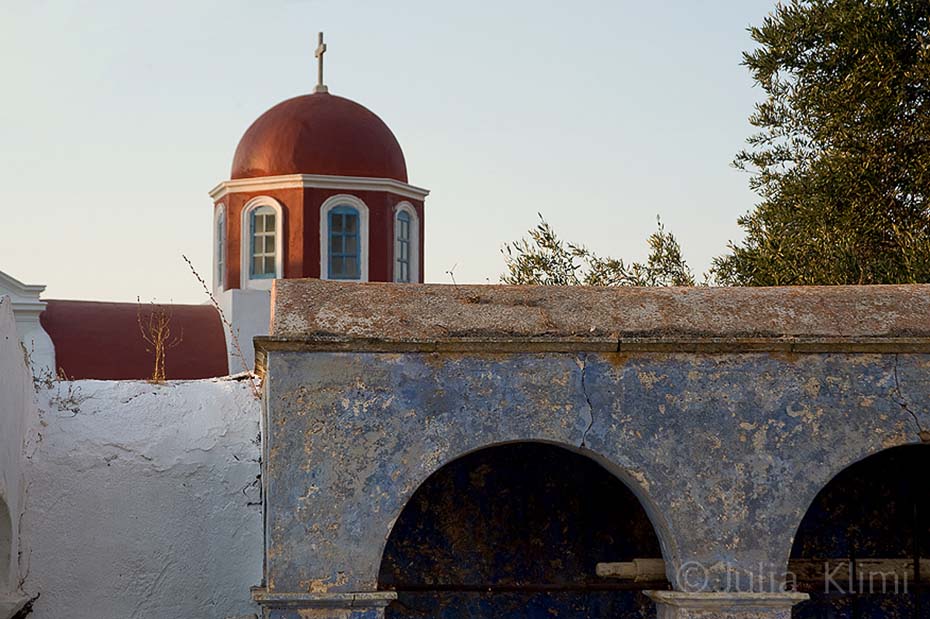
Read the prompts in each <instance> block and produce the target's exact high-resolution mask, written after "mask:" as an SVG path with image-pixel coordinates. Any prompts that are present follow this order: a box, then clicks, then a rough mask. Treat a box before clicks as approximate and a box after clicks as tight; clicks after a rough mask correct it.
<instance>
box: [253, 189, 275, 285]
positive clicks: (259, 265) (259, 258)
mask: <svg viewBox="0 0 930 619" xmlns="http://www.w3.org/2000/svg"><path fill="white" fill-rule="evenodd" d="M276 219H277V213H275V210H274V209H273V208H271V207H270V206H260V207H258V208H256V209H253V210H252V211H251V213H250V214H249V238H250V241H249V257H250V260H249V278H250V279H267V278H273V277H275V276H276V275H277V257H278V239H277V236H278V234H277V222H276Z"/></svg>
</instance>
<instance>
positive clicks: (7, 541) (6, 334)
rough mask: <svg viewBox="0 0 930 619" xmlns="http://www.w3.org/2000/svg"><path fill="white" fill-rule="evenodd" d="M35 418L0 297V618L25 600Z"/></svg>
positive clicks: (11, 321) (7, 303) (9, 314)
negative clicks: (29, 459)
mask: <svg viewBox="0 0 930 619" xmlns="http://www.w3.org/2000/svg"><path fill="white" fill-rule="evenodd" d="M35 418H36V403H35V391H34V389H33V386H32V374H31V373H30V372H29V370H28V369H27V367H26V358H25V354H24V351H23V347H22V345H21V344H20V339H19V334H18V333H17V331H16V321H15V318H14V317H13V307H12V302H11V300H10V298H9V297H7V296H3V297H0V619H6V618H7V617H9V616H10V615H12V614H13V613H14V612H16V610H17V609H18V608H19V607H20V606H21V605H22V603H23V602H24V601H25V598H24V596H22V595H21V594H20V593H19V590H18V589H19V581H20V578H21V575H22V569H21V566H20V562H19V560H18V556H19V553H20V550H24V548H23V547H22V545H21V542H20V535H19V525H20V515H21V514H22V511H23V495H24V488H25V483H24V477H23V468H24V467H23V443H24V440H25V436H26V432H27V428H28V427H29V426H30V425H31V424H33V423H34V421H35Z"/></svg>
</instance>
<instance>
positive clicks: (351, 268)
mask: <svg viewBox="0 0 930 619" xmlns="http://www.w3.org/2000/svg"><path fill="white" fill-rule="evenodd" d="M345 260H346V265H345V266H346V272H345V273H346V277H350V278H352V279H358V259H356V258H355V257H354V256H353V257H351V258H346V259H345Z"/></svg>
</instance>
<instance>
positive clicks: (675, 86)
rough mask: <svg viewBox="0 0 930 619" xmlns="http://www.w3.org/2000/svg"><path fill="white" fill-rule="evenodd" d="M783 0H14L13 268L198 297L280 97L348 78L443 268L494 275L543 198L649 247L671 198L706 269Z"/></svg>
mask: <svg viewBox="0 0 930 619" xmlns="http://www.w3.org/2000/svg"><path fill="white" fill-rule="evenodd" d="M774 4H775V0H716V1H711V2H694V0H679V1H674V2H673V1H652V2H649V1H643V0H612V1H604V2H593V1H591V2H585V1H581V0H579V1H575V2H570V3H569V2H546V1H542V0H534V1H519V2H518V1H511V2H504V1H502V0H498V1H495V2H490V1H484V0H472V1H470V2H437V1H436V0H429V1H415V2H413V1H412V2H404V1H398V2H391V3H387V2H355V1H348V0H339V1H335V0H333V1H325V2H324V1H309V0H303V1H298V0H291V1H269V2H244V1H241V2H240V1H235V0H224V1H222V2H206V1H196V0H186V1H184V2H176V1H172V0H167V1H159V2H125V1H122V0H120V1H110V0H96V1H94V2H77V1H65V0H59V1H45V0H31V1H30V2H23V1H16V0H0V75H2V76H3V88H2V91H3V96H2V97H0V215H2V220H0V239H2V240H0V271H4V272H6V273H8V274H10V275H12V276H13V277H16V278H17V279H20V280H21V281H24V282H26V283H30V284H46V285H47V286H48V288H47V290H46V293H45V297H47V298H73V299H92V300H113V301H134V300H135V299H136V298H137V297H138V298H141V299H142V300H143V301H149V300H154V301H158V302H175V303H200V302H203V301H204V300H205V297H204V293H203V291H202V290H201V289H200V287H199V284H198V283H197V281H196V280H195V278H194V277H193V275H192V274H191V273H190V271H189V270H188V268H187V266H186V264H185V263H184V262H183V260H182V258H181V256H182V254H184V255H187V256H188V257H190V259H191V260H192V261H193V263H194V264H195V266H196V267H197V269H198V270H199V271H200V272H201V273H202V274H205V275H206V274H208V273H209V272H210V268H211V260H212V251H211V244H212V232H211V228H212V207H213V204H212V201H211V199H210V197H209V196H208V191H209V190H210V189H212V188H213V187H214V186H215V185H216V184H217V183H219V182H220V181H223V180H226V179H228V176H229V168H230V165H231V163H232V156H233V152H234V151H235V148H236V144H237V143H238V141H239V138H240V137H241V136H242V134H243V132H244V131H245V130H246V128H247V127H248V126H249V124H251V122H252V121H253V120H255V119H256V118H257V117H258V116H259V115H260V114H261V113H262V112H264V111H265V110H266V109H268V108H270V107H271V106H273V105H274V104H276V103H278V102H279V101H282V100H284V99H287V98H290V97H292V96H296V95H299V94H305V93H309V92H311V91H312V89H313V86H314V84H315V81H316V65H315V60H314V58H313V49H314V48H315V46H316V36H317V34H316V33H317V32H318V31H320V30H322V31H324V32H325V33H326V42H327V46H328V51H327V53H326V65H325V71H326V79H325V81H326V83H327V85H328V86H329V89H330V92H331V93H333V94H338V95H341V96H345V97H348V98H350V99H353V100H355V101H357V102H359V103H361V104H363V105H365V106H366V107H368V108H369V109H371V110H373V111H374V112H375V113H376V114H378V115H379V116H380V117H381V118H382V119H383V120H384V121H385V122H386V123H387V124H388V126H390V127H391V129H392V130H393V131H394V134H395V135H396V136H397V138H398V141H399V142H400V144H401V146H402V148H403V150H404V154H405V156H406V159H407V169H408V172H409V178H410V182H411V184H414V185H417V186H420V187H426V188H428V189H430V190H431V194H430V196H429V197H428V198H427V201H426V218H425V219H426V230H425V252H426V255H425V277H426V280H427V281H429V282H445V283H449V282H451V276H450V274H449V271H452V273H453V274H454V277H455V281H456V282H458V283H465V282H475V283H486V282H490V283H496V282H497V281H498V280H499V277H500V274H501V273H502V272H503V271H504V261H503V257H502V255H501V247H502V245H503V244H504V243H506V242H508V241H513V240H515V239H518V238H520V237H521V236H524V235H525V234H526V231H527V230H528V229H530V228H531V227H533V226H534V225H535V224H536V223H537V221H538V215H537V213H541V214H542V215H543V216H544V217H545V218H546V219H547V220H548V221H549V222H550V223H551V224H552V225H553V227H554V228H555V229H556V231H557V232H558V233H559V234H560V235H561V236H562V237H564V238H565V239H567V240H570V241H573V242H576V243H582V244H585V245H587V246H588V247H590V248H591V249H593V250H595V251H596V252H598V253H601V254H605V255H611V256H615V257H622V258H625V259H642V258H643V257H645V255H646V253H647V247H646V238H647V237H648V235H649V234H650V233H651V232H653V231H654V230H655V224H656V217H657V216H660V217H661V218H662V221H663V222H664V223H665V225H666V227H667V228H668V229H669V230H670V231H671V232H673V233H674V234H675V235H676V236H677V237H678V238H679V241H680V242H681V245H682V249H683V252H684V255H685V257H686V258H687V259H688V261H689V262H690V264H691V265H692V267H693V269H694V270H695V272H696V273H697V274H698V276H699V278H700V274H701V273H703V272H704V271H706V270H707V268H708V267H709V265H710V263H711V260H712V258H713V257H714V256H716V255H719V254H721V253H723V252H724V251H725V250H726V246H727V243H728V242H729V241H731V240H732V241H736V240H739V239H740V238H741V233H740V229H739V227H738V226H737V224H736V219H737V217H739V216H740V215H741V214H743V213H745V212H746V211H748V210H750V209H751V208H752V207H753V205H754V204H755V202H756V196H755V195H754V194H753V193H752V192H751V191H750V190H749V188H748V177H747V175H746V174H745V173H743V172H740V171H737V170H735V169H734V168H733V167H732V166H731V165H730V162H731V161H732V159H733V157H734V155H735V153H736V152H737V151H739V150H740V148H741V147H742V146H743V144H744V142H745V139H746V138H747V137H748V136H749V135H750V134H751V133H752V127H751V126H750V125H749V123H748V120H747V119H748V116H749V115H750V114H751V113H752V108H753V104H754V103H755V102H756V101H757V100H758V99H759V98H760V97H761V91H760V89H759V88H758V87H754V86H753V83H752V80H751V79H750V76H749V73H748V71H747V70H746V68H745V67H743V66H741V64H740V63H741V59H742V52H743V51H746V50H748V49H751V48H752V46H753V43H752V41H751V39H750V37H749V34H748V32H747V28H748V27H749V26H750V25H752V24H758V23H760V22H761V20H762V18H763V17H764V16H765V15H766V14H767V13H768V12H770V11H771V10H772V8H773V7H774Z"/></svg>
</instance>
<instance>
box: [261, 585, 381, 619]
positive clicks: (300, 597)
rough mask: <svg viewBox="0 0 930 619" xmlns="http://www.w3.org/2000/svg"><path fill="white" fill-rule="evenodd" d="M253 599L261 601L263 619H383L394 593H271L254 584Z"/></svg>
mask: <svg viewBox="0 0 930 619" xmlns="http://www.w3.org/2000/svg"><path fill="white" fill-rule="evenodd" d="M252 599H253V600H255V601H256V602H257V603H258V604H260V605H261V607H262V609H263V611H262V617H263V618H264V619H382V618H383V617H384V609H385V607H386V606H387V605H388V604H390V603H391V602H393V601H394V600H395V599H397V593H395V592H394V591H360V592H350V593H273V592H269V591H268V590H266V589H264V588H255V589H253V590H252Z"/></svg>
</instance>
